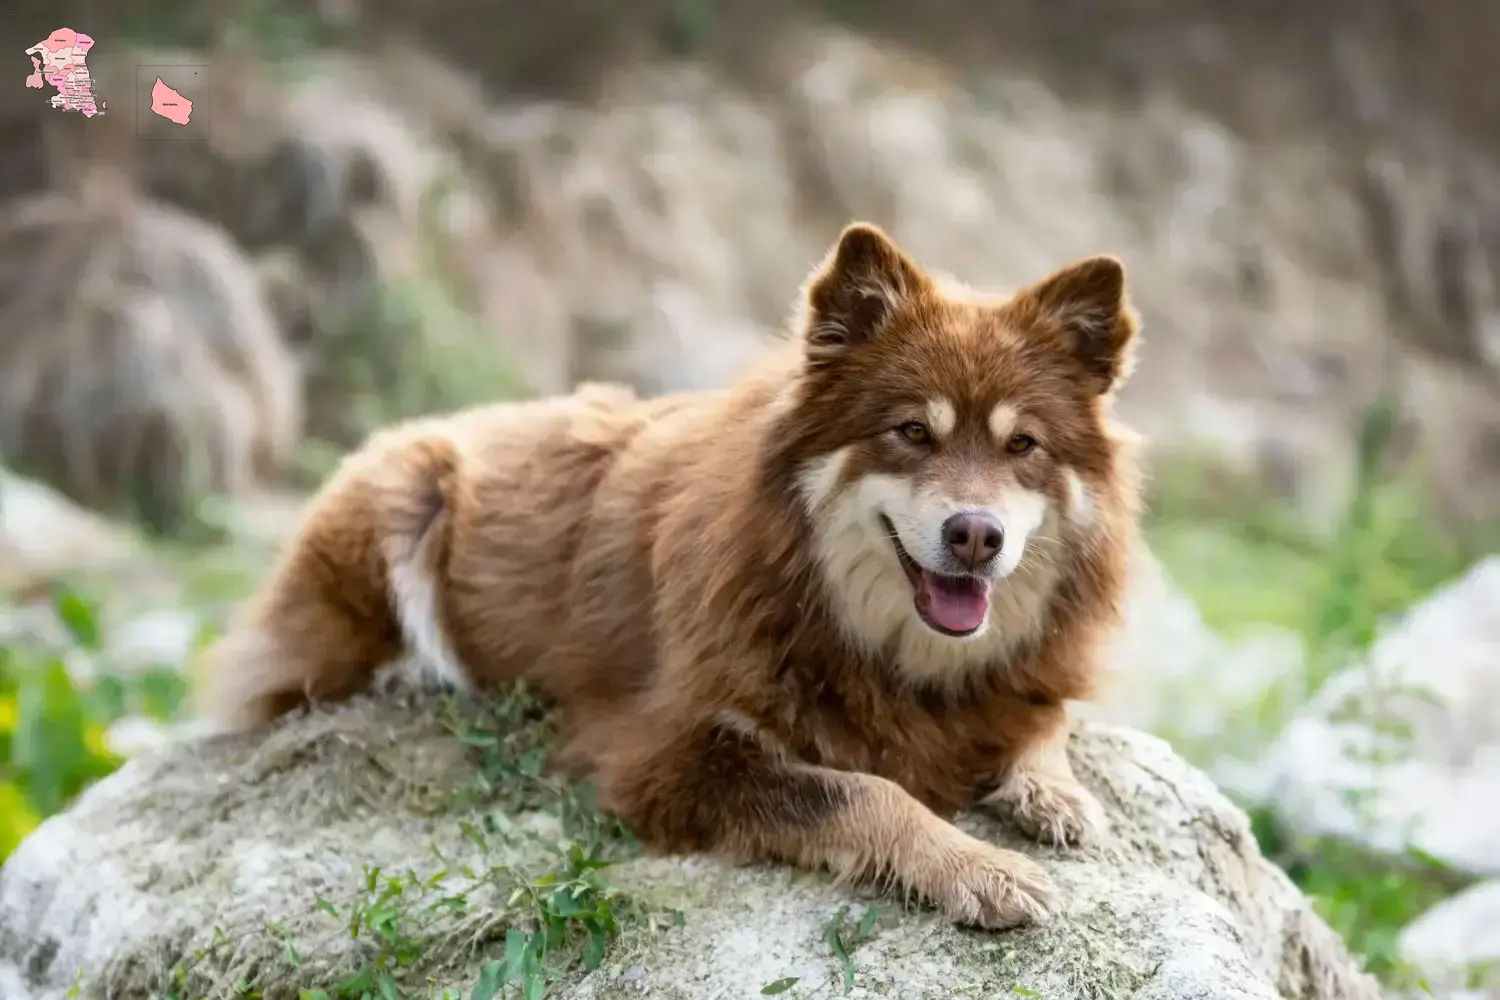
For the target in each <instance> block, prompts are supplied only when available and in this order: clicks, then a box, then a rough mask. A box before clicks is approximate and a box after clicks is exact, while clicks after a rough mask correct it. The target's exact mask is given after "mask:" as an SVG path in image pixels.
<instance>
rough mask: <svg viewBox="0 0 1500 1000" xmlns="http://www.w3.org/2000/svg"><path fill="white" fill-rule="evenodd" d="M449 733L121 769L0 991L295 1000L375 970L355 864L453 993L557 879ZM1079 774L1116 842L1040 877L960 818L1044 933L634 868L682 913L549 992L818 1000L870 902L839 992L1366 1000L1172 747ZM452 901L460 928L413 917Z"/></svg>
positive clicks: (632, 925)
mask: <svg viewBox="0 0 1500 1000" xmlns="http://www.w3.org/2000/svg"><path fill="white" fill-rule="evenodd" d="M444 718H445V716H444V714H443V713H442V712H440V711H438V710H437V708H436V707H435V706H434V704H433V703H432V702H431V701H430V699H429V696H425V695H411V694H396V695H388V696H387V697H385V698H383V699H378V700H377V699H361V700H357V701H355V702H353V703H351V704H349V705H347V706H345V707H344V708H342V709H340V710H338V711H336V712H330V713H327V714H316V715H311V716H304V717H300V718H292V719H290V720H287V721H286V722H285V723H284V724H282V725H281V726H280V727H278V728H277V729H276V730H274V731H273V732H271V733H270V734H269V735H266V736H263V737H261V738H259V739H251V738H246V737H217V738H198V739H195V740H194V741H192V742H189V743H186V744H184V745H180V746H177V747H175V748H171V749H168V750H166V751H164V752H158V753H148V754H146V755H144V756H142V757H138V758H136V759H134V760H132V761H131V762H129V763H128V764H127V765H126V766H125V767H124V768H123V769H122V770H121V771H119V772H117V773H116V774H115V775H113V776H112V777H110V778H108V779H106V780H105V781H103V782H101V783H100V784H98V785H96V786H94V787H93V788H92V789H91V790H89V791H88V792H87V793H86V794H85V795H84V796H83V797H82V798H81V799H80V800H79V801H78V802H77V804H76V805H75V806H74V807H73V808H72V809H71V810H69V811H68V812H67V813H65V814H63V815H61V816H58V817H55V818H53V819H51V820H49V821H47V822H46V823H44V824H43V826H42V827H41V828H40V829H38V830H37V831H36V832H35V833H34V834H33V835H32V836H31V837H30V838H29V839H28V840H26V841H25V842H24V843H23V844H22V845H21V847H20V848H19V849H18V850H17V852H16V853H15V854H14V855H13V856H12V857H11V858H10V860H9V861H8V862H7V863H6V865H5V867H4V869H3V870H0V996H4V997H6V998H7V1000H55V998H61V997H62V996H64V994H65V993H66V991H68V990H69V989H70V988H72V987H73V986H74V984H75V983H78V984H80V989H79V992H80V995H81V996H82V997H84V998H90V997H138V996H146V995H148V994H150V993H151V992H152V991H153V990H154V988H156V987H158V986H159V985H161V984H164V983H167V982H170V981H173V980H176V981H179V982H185V983H186V984H187V985H186V986H185V987H183V988H180V989H178V990H175V991H174V992H179V993H181V995H182V996H188V995H191V996H193V997H197V996H199V995H206V996H221V995H230V994H231V993H232V990H233V988H234V984H235V983H237V982H241V981H244V982H246V983H250V984H252V985H254V986H255V987H258V988H259V989H260V990H262V991H263V996H264V997H266V998H267V1000H274V998H278V997H289V996H296V989H297V988H299V987H316V986H320V985H327V983H328V982H329V981H330V980H331V978H332V977H334V976H336V975H337V974H339V973H341V972H347V971H348V970H350V969H352V968H354V967H356V966H358V965H360V964H361V963H365V962H368V961H369V960H370V959H371V957H372V956H374V955H375V954H377V952H376V951H373V950H372V949H374V948H375V947H376V946H375V944H374V943H373V942H372V940H371V938H372V937H378V934H372V933H371V932H370V928H371V927H374V926H376V925H380V926H387V927H388V926H390V923H389V922H385V923H381V921H379V920H378V919H376V917H374V916H370V914H371V913H375V912H377V911H366V917H367V920H366V923H365V932H364V933H362V934H361V935H360V936H358V937H354V936H351V934H350V932H349V916H348V913H349V906H350V904H351V903H352V902H354V901H357V900H365V901H372V900H371V897H372V896H375V897H378V896H379V895H380V893H381V891H382V890H381V886H382V885H386V884H388V883H386V882H385V881H384V879H385V878H386V876H379V877H377V878H376V879H374V881H373V883H372V882H371V881H370V880H369V876H368V875H367V868H368V867H369V866H379V867H380V870H381V871H382V872H385V873H391V874H396V873H400V874H401V876H402V877H403V878H404V881H403V887H404V888H403V893H402V894H401V895H399V896H398V897H396V898H395V900H394V902H393V903H391V907H392V908H393V912H400V913H402V914H403V915H402V916H401V918H400V919H401V920H402V921H405V922H404V923H402V924H401V926H402V927H404V928H406V929H405V930H403V931H402V932H401V935H399V937H401V938H402V939H411V940H415V941H416V942H418V945H419V946H418V947H416V948H415V949H414V951H413V954H415V956H416V957H415V961H414V964H413V965H412V966H411V967H410V968H408V969H406V970H405V971H404V973H403V975H404V976H405V977H406V979H405V981H406V982H408V983H410V984H411V985H412V987H413V992H412V993H411V994H410V995H413V996H416V995H420V996H422V997H427V996H434V997H436V996H447V995H450V994H446V993H444V992H443V990H445V989H446V990H452V991H453V992H452V994H451V995H453V996H463V997H467V996H469V994H470V990H471V984H472V983H473V982H474V981H475V978H476V976H477V975H478V972H479V970H480V969H481V968H482V966H483V963H484V962H485V961H486V960H490V959H494V958H499V957H500V956H501V955H502V954H503V953H504V951H505V938H506V931H507V929H508V928H511V927H514V926H519V927H521V928H522V929H524V928H525V927H526V926H527V923H526V920H527V918H525V917H522V916H520V911H521V910H522V909H524V902H523V903H522V904H519V905H518V904H516V897H515V896H514V895H513V894H512V889H513V886H514V884H515V882H514V879H515V878H516V877H517V873H521V874H522V875H526V876H535V875H536V874H537V873H540V872H543V871H547V870H549V867H551V866H555V865H556V864H557V859H556V858H555V857H553V856H551V855H549V854H548V853H547V852H546V851H545V849H544V843H545V842H546V841H547V840H548V838H549V837H552V836H554V835H556V832H557V829H558V827H557V825H556V820H555V819H549V817H548V815H547V813H546V812H545V811H542V812H532V813H527V812H525V811H524V810H523V809H521V808H519V807H516V806H515V805H514V803H515V801H516V800H515V799H514V798H513V797H509V796H508V794H507V793H505V792H503V791H502V792H501V793H498V797H495V798H491V799H490V800H488V802H487V803H485V804H483V805H478V806H476V805H474V804H473V803H472V802H471V803H470V804H469V805H467V806H461V805H459V804H457V803H456V802H455V800H454V797H453V795H452V792H453V790H454V789H456V788H461V787H464V786H465V785H467V784H469V783H471V782H472V780H473V778H474V776H475V774H476V767H477V765H476V760H475V757H474V756H472V754H473V751H472V750H470V749H468V748H466V746H465V744H464V743H463V742H461V741H460V740H459V739H457V738H455V736H454V735H453V734H452V732H451V730H450V728H448V727H445V725H444V724H443V721H444ZM1072 753H1073V758H1074V764H1075V767H1076V768H1077V769H1078V771H1079V774H1080V775H1081V776H1082V778H1083V780H1084V781H1085V783H1086V784H1088V785H1089V786H1090V787H1091V788H1092V789H1093V790H1094V791H1095V792H1096V793H1097V794H1098V795H1099V796H1100V799H1101V801H1102V802H1103V803H1104V804H1105V806H1106V809H1107V810H1108V813H1109V816H1110V820H1111V828H1112V835H1111V839H1110V842H1109V843H1107V844H1104V845H1102V846H1100V847H1098V848H1096V849H1093V850H1091V851H1089V852H1073V853H1066V854H1058V853H1055V852H1053V851H1050V850H1044V849H1040V848H1037V847H1036V846H1034V845H1029V844H1024V842H1022V841H1020V840H1018V839H1017V838H1016V837H1015V836H1014V835H1012V834H1011V833H1010V832H1009V831H1008V830H1007V829H1005V828H1004V827H1003V826H1001V825H999V824H997V823H995V822H993V821H990V820H986V819H980V818H978V817H970V818H966V819H965V820H964V825H965V826H966V828H968V829H971V830H975V831H981V832H983V834H984V835H986V836H990V837H993V838H995V839H997V840H999V841H1003V842H1006V843H1009V844H1012V845H1015V846H1020V847H1023V849H1025V850H1027V851H1028V852H1030V853H1032V854H1033V855H1035V856H1037V857H1039V858H1041V859H1042V861H1043V863H1044V864H1045V865H1046V866H1047V867H1048V868H1049V870H1050V871H1051V872H1052V874H1053V876H1054V877H1055V878H1056V880H1057V882H1058V885H1059V888H1060V890H1061V905H1060V911H1059V913H1058V915H1057V916H1056V917H1055V918H1054V919H1053V920H1052V921H1051V922H1049V923H1048V924H1045V925H1041V926H1035V927H1031V928H1027V929H1023V930H1019V931H1013V932H1009V933H1003V934H990V933H982V932H976V931H969V930H960V929H957V928H955V927H953V926H951V925H950V924H948V923H946V922H945V921H943V920H941V919H939V918H938V917H936V916H935V915H934V914H932V913H931V912H929V911H927V910H926V909H924V908H921V907H905V908H903V907H902V905H901V904H900V903H899V902H897V901H896V900H895V899H893V898H889V897H880V896H878V895H876V894H874V893H873V892H864V893H860V892H855V891H850V890H844V889H840V888H838V887H836V886H835V885H834V884H833V883H832V882H831V881H830V879H829V878H827V877H825V876H823V875H821V874H816V873H809V872H797V871H793V870H790V869H787V868H783V867H774V866H772V867H763V866H750V867H739V868H736V867H731V866H728V865H725V864H723V863H720V862H717V861H714V860H710V859H707V858H702V857H697V858H680V859H666V858H643V859H638V860H634V861H629V862H626V863H624V864H622V865H620V866H618V867H616V868H613V869H608V870H606V871H605V872H604V873H603V874H604V876H605V877H606V878H607V881H608V882H609V884H611V885H613V886H614V887H615V888H616V889H617V890H618V891H619V892H621V893H623V894H624V898H630V899H634V900H635V901H637V902H638V903H639V904H641V905H642V906H643V907H644V908H645V911H646V912H647V913H656V914H661V915H668V914H671V913H672V912H673V911H681V914H682V919H681V921H680V922H679V921H677V920H675V919H662V920H659V921H657V922H655V923H654V924H651V923H639V922H626V923H625V927H624V931H623V933H622V935H621V936H620V937H619V938H618V939H616V940H614V941H612V943H611V944H610V946H609V948H608V949H607V950H606V953H605V955H604V959H603V963H602V965H601V966H600V967H599V969H598V970H597V971H595V972H592V973H584V972H583V971H582V970H581V969H578V968H575V969H574V970H573V971H572V972H570V973H569V974H568V975H567V976H566V978H565V979H564V981H563V982H562V983H561V984H560V985H559V986H555V987H553V990H552V992H551V993H550V994H549V995H553V996H561V997H590V998H600V1000H603V998H611V997H625V996H651V997H658V998H665V1000H678V998H681V1000H686V998H706V997H725V998H728V997H751V996H757V995H759V994H760V991H761V989H762V988H763V987H764V986H766V985H767V984H770V983H772V982H773V981H776V980H782V979H786V978H790V977H796V978H797V980H798V982H797V983H796V984H795V985H794V986H793V987H792V988H791V989H790V991H788V992H787V993H786V995H787V996H813V995H820V996H836V995H839V994H840V993H841V991H842V988H843V987H842V982H841V981H842V978H843V976H844V972H845V966H844V964H843V963H842V962H841V960H839V959H837V958H836V957H835V955H834V954H833V951H832V949H831V947H830V945H829V943H828V940H829V939H828V934H827V927H828V925H829V922H830V920H831V919H832V918H833V917H834V916H835V915H836V914H837V913H838V912H839V910H840V907H843V906H846V905H850V906H852V910H851V913H852V914H853V916H852V917H851V918H850V928H851V930H852V927H853V924H854V922H855V919H857V918H858V917H859V915H860V914H861V913H862V911H863V908H864V907H865V906H868V905H871V904H877V905H880V906H882V908H883V909H882V914H881V916H880V917H879V919H878V920H877V922H876V924H875V925H874V927H873V928H872V936H871V937H869V939H868V940H866V941H865V943H863V944H862V945H861V946H860V947H858V948H857V950H854V951H853V953H852V964H853V969H854V987H853V990H852V991H851V992H850V993H849V994H848V995H850V996H875V995H880V996H892V997H895V996H899V997H903V998H911V1000H920V998H924V997H950V996H955V995H963V996H974V997H980V996H984V997H990V996H1008V995H1011V991H1012V990H1014V989H1015V988H1017V987H1020V988H1022V989H1023V990H1030V991H1033V993H1032V994H1024V993H1023V994H1021V995H1040V996H1043V997H1046V998H1048V1000H1065V998H1074V997H1077V998H1083V997H1088V998H1095V997H1106V996H1127V995H1128V996H1132V997H1136V998H1141V1000H1144V998H1168V997H1183V998H1186V997H1204V998H1208V997H1214V998H1220V997H1235V998H1273V997H1296V998H1305V1000H1314V998H1327V1000H1333V998H1339V1000H1361V998H1369V1000H1375V998H1377V997H1378V996H1379V992H1378V990H1377V987H1376V986H1375V984H1374V982H1373V980H1371V979H1369V978H1368V977H1366V976H1365V975H1363V974H1362V973H1361V972H1360V971H1359V970H1358V967H1357V965H1356V963H1355V962H1354V961H1352V960H1351V959H1350V957H1349V956H1348V954H1347V953H1346V951H1345V950H1344V947H1343V945H1342V943H1341V942H1340V941H1339V940H1338V939H1337V937H1336V936H1335V935H1334V934H1333V932H1332V931H1330V929H1329V928H1328V927H1327V925H1325V924H1324V923H1323V922H1322V921H1321V920H1320V919H1319V918H1318V917H1316V916H1315V915H1314V914H1313V912H1312V910H1311V909H1310V907H1309V905H1308V903H1307V901H1306V900H1305V899H1304V898H1303V897H1302V896H1301V895H1300V893H1299V892H1298V891H1297V890H1296V889H1295V888H1294V887H1293V885H1292V884H1291V882H1290V881H1289V880H1288V879H1287V878H1286V877H1285V876H1284V875H1283V874H1282V873H1281V872H1280V871H1279V870H1278V869H1276V868H1274V867H1273V866H1272V865H1271V864H1269V863H1268V862H1267V861H1265V860H1264V859H1263V858H1262V857H1261V856H1260V854H1259V853H1258V851H1257V849H1256V845H1255V841H1254V840H1253V839H1252V837H1251V833H1250V829H1249V826H1248V824H1247V821H1246V817H1245V815H1244V814H1243V813H1242V812H1240V811H1239V810H1238V809H1237V808H1235V807H1234V806H1232V805H1231V804H1230V803H1229V802H1228V801H1227V800H1226V799H1225V798H1224V797H1223V796H1222V795H1220V793H1219V792H1218V791H1217V790H1216V789H1215V788H1214V786H1213V784H1212V783H1211V782H1210V781H1209V780H1208V779H1207V778H1206V777H1205V776H1204V775H1203V774H1201V773H1200V772H1198V771H1196V770H1194V769H1193V768H1191V767H1190V766H1188V765H1187V764H1186V763H1184V762H1183V761H1182V760H1181V759H1180V758H1178V757H1177V756H1176V755H1174V754H1173V753H1172V751H1171V750H1170V749H1169V748H1168V746H1167V745H1166V744H1165V743H1163V742H1161V741H1160V740H1157V739H1155V738H1153V737H1149V736H1145V735H1142V734H1139V733H1136V732H1132V731H1129V730H1123V729H1117V728H1109V727H1103V726H1099V725H1097V724H1088V725H1085V726H1083V727H1081V728H1080V730H1079V732H1078V734H1077V735H1076V736H1075V738H1074V742H1073V745H1072ZM491 773H494V772H493V770H492V771H491ZM508 787H510V786H507V788H508ZM536 801H542V800H536ZM502 802H509V803H510V805H509V806H508V807H507V808H510V809H511V811H510V812H509V813H508V814H507V815H508V821H504V822H502V823H501V824H500V826H499V828H498V829H500V830H504V831H510V832H509V833H490V834H489V835H487V836H484V835H478V834H476V833H474V830H475V827H474V826H470V825H468V824H467V823H465V822H463V821H464V820H466V819H467V820H470V821H474V822H478V821H479V819H480V817H481V815H483V814H487V813H493V812H494V811H495V810H496V809H497V808H498V804H499V803H502ZM542 804H543V805H544V804H545V803H544V801H543V802H542ZM528 831H529V832H528ZM439 856H441V859H442V860H440V859H439ZM549 858H551V859H552V860H550V861H549V860H548V859H549ZM444 871H446V872H447V873H448V874H447V875H446V876H445V877H444V878H442V879H440V880H437V881H434V882H431V883H430V884H429V886H428V888H426V889H423V890H420V891H418V890H416V889H413V888H412V887H413V885H414V884H415V881H422V880H428V879H430V878H432V877H433V876H434V875H436V874H437V873H440V872H444ZM465 872H467V874H465ZM408 873H410V875H414V876H415V880H413V879H411V878H410V877H409V875H408ZM371 884H374V885H375V890H374V892H373V893H372V892H371V891H370V885H371ZM550 891H551V890H550V889H549V890H547V891H546V892H550ZM546 892H544V893H543V895H546ZM523 896H524V894H523ZM444 898H447V899H449V900H452V899H454V898H463V899H466V900H467V905H465V906H461V907H460V906H432V905H430V904H434V903H437V902H438V901H439V900H441V899H444ZM320 899H322V900H324V901H326V902H327V903H328V904H329V905H330V906H331V907H332V908H333V909H335V910H337V912H338V914H339V916H338V917H337V918H335V917H334V916H331V915H329V913H328V912H327V910H326V909H325V908H322V907H320V904H319V900H320ZM619 905H620V904H617V909H618V908H619ZM403 908H404V909H403ZM377 909H378V908H377ZM392 953H393V952H392V951H389V950H388V952H387V954H392ZM293 958H295V960H296V967H295V968H294V967H293V962H292V959H293ZM179 969H180V970H181V975H180V976H179V974H178V972H176V971H174V970H179ZM429 977H430V978H429ZM427 982H431V983H433V984H435V986H433V987H429V986H428V985H425V983H427Z"/></svg>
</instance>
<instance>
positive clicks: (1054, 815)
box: [984, 771, 1109, 847]
mask: <svg viewBox="0 0 1500 1000" xmlns="http://www.w3.org/2000/svg"><path fill="white" fill-rule="evenodd" d="M984 804H985V805H987V806H990V807H991V808H995V809H998V810H1000V811H1001V812H1003V813H1006V814H1008V815H1009V816H1010V817H1011V818H1012V819H1013V820H1015V823H1016V825H1017V826H1018V827H1020V828H1021V832H1023V833H1025V834H1026V835H1027V836H1028V837H1031V838H1032V839H1034V840H1037V841H1040V842H1041V843H1043V844H1056V845H1058V846H1068V847H1071V846H1077V845H1079V844H1084V843H1089V842H1093V841H1098V840H1100V839H1102V838H1103V837H1104V835H1105V833H1106V832H1107V831H1108V829H1109V820H1108V818H1107V817H1106V816H1105V815H1104V807H1103V806H1101V805H1100V804H1099V800H1098V799H1096V798H1094V795H1093V793H1092V792H1090V791H1089V790H1088V789H1087V788H1084V787H1083V786H1082V785H1080V784H1079V783H1078V782H1077V781H1076V780H1074V779H1073V778H1070V777H1060V776H1054V775H1049V774H1044V773H1040V772H1037V771H1015V772H1012V773H1011V774H1010V775H1008V776H1007V777H1006V778H1005V780H1004V781H1003V782H1001V783H1000V787H999V788H997V789H995V791H993V792H991V793H990V794H989V795H988V796H986V797H985V799H984Z"/></svg>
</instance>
